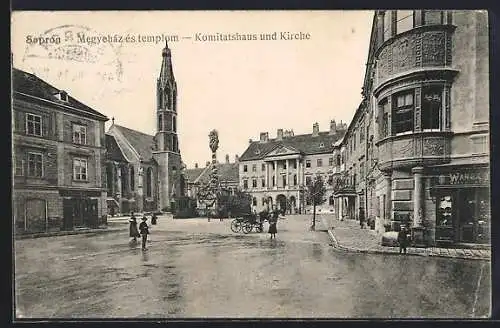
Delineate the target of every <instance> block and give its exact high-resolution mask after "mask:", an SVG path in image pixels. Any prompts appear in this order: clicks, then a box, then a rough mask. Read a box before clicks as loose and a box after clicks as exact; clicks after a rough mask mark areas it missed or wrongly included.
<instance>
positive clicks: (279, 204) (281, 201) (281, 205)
mask: <svg viewBox="0 0 500 328" xmlns="http://www.w3.org/2000/svg"><path fill="white" fill-rule="evenodd" d="M276 208H277V209H278V210H279V211H280V212H282V213H285V211H286V196H285V195H283V194H279V195H278V196H277V197H276Z"/></svg>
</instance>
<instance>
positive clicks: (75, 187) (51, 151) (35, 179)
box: [12, 68, 108, 234]
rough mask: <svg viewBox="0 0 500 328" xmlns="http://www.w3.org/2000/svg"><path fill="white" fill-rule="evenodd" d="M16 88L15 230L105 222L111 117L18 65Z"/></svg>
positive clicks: (56, 228)
mask: <svg viewBox="0 0 500 328" xmlns="http://www.w3.org/2000/svg"><path fill="white" fill-rule="evenodd" d="M12 86H13V95H12V96H13V97H12V99H13V101H12V102H13V104H12V105H13V106H12V144H13V148H12V169H13V206H12V207H13V215H14V224H15V233H16V234H18V233H20V234H22V233H37V232H48V231H59V230H73V229H75V228H85V227H87V228H96V227H98V226H101V225H106V215H107V213H106V209H107V208H106V185H105V177H104V174H103V173H104V170H103V166H104V164H105V152H106V149H105V134H104V122H106V121H107V120H108V118H107V117H106V116H105V115H103V114H102V113H100V112H98V111H96V110H95V109H93V108H90V107H88V106H86V105H85V104H83V103H81V102H80V101H78V100H77V99H75V98H73V97H71V96H70V95H69V94H68V93H67V92H66V91H64V90H61V89H58V88H56V87H55V86H53V85H51V84H49V83H48V82H46V81H44V80H42V79H40V78H39V77H37V76H35V75H33V74H30V73H27V72H24V71H21V70H19V69H16V68H13V70H12Z"/></svg>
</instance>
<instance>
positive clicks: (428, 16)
mask: <svg viewBox="0 0 500 328" xmlns="http://www.w3.org/2000/svg"><path fill="white" fill-rule="evenodd" d="M423 24H424V25H440V24H443V12H442V11H441V10H424V11H423Z"/></svg>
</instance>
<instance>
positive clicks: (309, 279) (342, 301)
mask: <svg viewBox="0 0 500 328" xmlns="http://www.w3.org/2000/svg"><path fill="white" fill-rule="evenodd" d="M110 225H112V226H113V227H115V228H116V227H120V228H117V229H114V230H112V231H110V232H109V233H100V234H88V235H73V236H57V237H49V238H37V239H25V240H17V241H16V242H15V260H16V262H15V274H16V275H15V277H16V281H15V282H16V284H15V293H16V294H15V296H16V298H15V300H16V315H17V316H18V317H19V318H41V317H43V318H153V317H154V318H182V317H234V318H237V317H240V318H241V317H263V318H266V317H267V318H270V317H281V318H283V317H303V318H313V317H319V318H321V317H322V318H327V317H328V318H348V317H349V318H361V317H372V318H373V317H393V318H394V317H395V318H405V317H466V318H467V317H469V318H470V317H484V316H488V315H489V311H490V296H489V292H490V281H489V279H488V277H489V276H490V268H489V266H488V265H485V264H484V263H482V262H481V261H466V260H460V259H449V258H431V257H405V256H387V255H379V254H356V253H349V252H339V251H338V250H336V249H335V248H333V247H331V246H329V244H330V243H331V241H330V239H329V237H328V234H327V233H326V232H324V231H319V230H323V229H325V227H323V226H321V220H319V222H318V225H317V229H318V231H315V232H312V231H309V226H310V216H290V217H287V218H286V219H284V220H280V221H279V223H278V234H277V239H276V240H270V239H269V235H268V234H267V233H256V232H252V233H250V234H248V235H244V234H242V233H233V232H231V230H230V220H224V221H223V222H220V221H218V220H212V221H211V222H208V221H207V220H206V219H189V220H172V219H170V218H167V217H160V218H159V224H158V225H157V226H153V228H152V230H151V231H152V233H151V240H152V241H151V242H150V243H149V244H148V250H147V251H145V252H142V251H141V250H140V248H139V247H135V246H134V247H131V246H129V244H128V241H129V238H128V224H127V221H126V220H122V221H120V220H116V221H114V222H110ZM265 228H267V224H266V225H265ZM266 231H267V230H266ZM422 281H425V283H422Z"/></svg>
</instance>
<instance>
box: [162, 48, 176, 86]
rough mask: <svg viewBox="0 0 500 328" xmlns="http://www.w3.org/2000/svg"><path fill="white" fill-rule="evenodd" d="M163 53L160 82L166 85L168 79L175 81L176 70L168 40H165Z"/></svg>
mask: <svg viewBox="0 0 500 328" xmlns="http://www.w3.org/2000/svg"><path fill="white" fill-rule="evenodd" d="M161 55H162V57H163V60H162V63H161V71H160V79H159V80H160V84H161V85H162V86H164V85H165V84H166V83H167V82H168V81H174V71H173V70H172V57H171V53H170V48H169V47H168V42H167V41H165V48H163V50H162V52H161Z"/></svg>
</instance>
